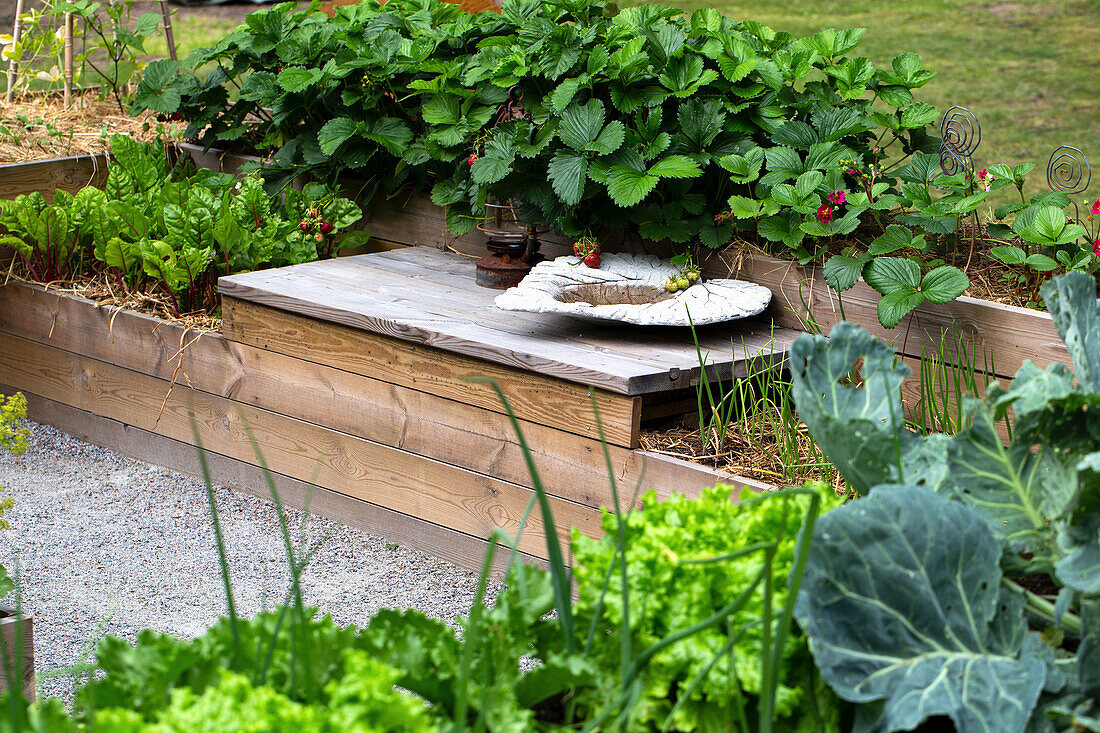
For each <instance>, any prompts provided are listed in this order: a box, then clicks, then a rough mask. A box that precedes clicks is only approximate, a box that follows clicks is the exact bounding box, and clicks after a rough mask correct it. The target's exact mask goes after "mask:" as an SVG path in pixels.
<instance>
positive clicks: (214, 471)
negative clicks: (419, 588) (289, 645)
mask: <svg viewBox="0 0 1100 733" xmlns="http://www.w3.org/2000/svg"><path fill="white" fill-rule="evenodd" d="M11 391H12V388H11V387H10V386H9V385H0V393H3V394H8V393H10V392H11ZM27 413H28V415H29V416H30V418H31V419H32V420H35V421H37V422H40V423H45V424H47V425H52V426H54V427H56V428H58V429H59V430H63V431H65V432H66V433H68V434H70V435H73V436H76V437H77V438H80V439H81V440H86V441H88V442H90V443H95V444H97V445H102V446H104V447H106V448H110V449H111V450H115V451H118V452H119V453H122V454H123V455H126V456H129V457H131V458H135V459H137V460H140V461H145V462H146V463H152V464H154V465H157V466H162V467H164V468H170V469H172V470H174V471H179V472H180V473H185V474H188V475H191V476H194V477H196V478H200V479H201V477H202V469H201V467H200V465H199V459H198V451H197V450H196V449H195V448H194V447H193V446H192V445H190V443H183V442H180V441H177V440H173V439H171V438H166V437H164V436H163V435H157V434H156V433H150V432H148V431H146V430H141V429H140V428H135V427H134V426H132V425H126V424H125V423H121V422H118V421H117V420H112V419H110V418H106V417H103V416H101V415H97V414H95V413H93V412H88V411H85V410H80V409H77V408H75V407H69V406H68V405H63V404H61V403H60V402H55V401H53V400H48V399H45V398H43V397H39V396H38V395H34V394H29V395H27ZM206 460H207V466H208V467H209V469H210V475H211V480H212V482H213V483H214V484H215V485H218V486H227V487H230V488H233V489H236V490H239V491H244V492H247V493H249V494H252V495H254V496H258V497H259V498H261V499H264V500H265V501H271V494H270V490H269V489H268V487H267V483H266V479H265V477H264V474H263V471H262V470H261V469H260V468H258V467H256V466H254V465H252V464H251V463H246V462H244V461H238V460H236V459H234V458H229V457H227V456H223V455H220V454H218V453H213V452H210V451H209V450H208V451H207V453H206ZM269 475H270V476H271V478H272V480H273V481H274V483H275V488H276V491H277V492H278V495H279V500H280V501H281V502H283V503H284V504H285V505H287V506H292V507H294V508H296V509H302V510H304V511H308V512H311V513H313V514H316V515H319V516H322V517H325V518H327V519H330V520H332V521H335V522H339V523H341V524H345V525H347V526H350V527H354V528H356V529H359V530H362V531H364V532H369V533H370V534H373V535H375V536H378V537H382V538H384V539H386V540H388V541H390V542H395V543H397V544H400V545H403V546H405V547H410V548H412V549H415V550H419V551H420V552H425V553H427V554H429V555H432V556H434V557H438V558H441V559H443V560H446V561H447V562H451V563H454V564H455V565H458V566H459V567H462V568H466V569H467V570H474V571H477V570H480V568H481V564H482V560H483V559H484V557H485V551H486V549H487V548H488V543H487V542H486V541H485V540H483V539H481V538H478V537H474V536H472V535H468V534H463V533H462V532H456V531H455V530H453V529H450V528H448V527H443V526H440V525H437V524H432V523H431V522H426V521H424V520H422V519H419V518H417V517H411V516H409V515H407V514H401V513H400V512H395V511H393V510H391V509H387V508H385V507H381V506H378V505H376V504H371V503H369V502H366V501H362V500H361V499H356V498H355V497H352V496H347V495H346V494H341V493H339V492H337V491H331V490H329V489H324V488H320V487H317V486H313V485H311V484H308V483H306V482H304V481H298V480H296V479H293V478H290V477H288V476H285V475H283V474H281V473H277V472H273V473H271V474H269ZM522 557H523V559H524V560H526V561H529V562H539V563H541V562H542V561H540V560H536V558H534V557H533V556H531V555H526V554H523V555H522ZM505 564H506V560H505V559H504V558H502V557H498V558H497V559H496V560H495V562H494V564H493V568H494V571H495V572H496V573H498V574H499V573H501V572H503V571H504V566H505Z"/></svg>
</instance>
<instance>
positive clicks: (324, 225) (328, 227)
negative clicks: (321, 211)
mask: <svg viewBox="0 0 1100 733" xmlns="http://www.w3.org/2000/svg"><path fill="white" fill-rule="evenodd" d="M331 231H332V222H331V221H324V222H321V234H328V233H329V232H331Z"/></svg>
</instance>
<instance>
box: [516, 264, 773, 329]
mask: <svg viewBox="0 0 1100 733" xmlns="http://www.w3.org/2000/svg"><path fill="white" fill-rule="evenodd" d="M579 259H580V258H578V257H570V256H566V257H558V258H557V259H556V260H547V261H545V262H540V263H539V264H537V265H535V267H534V268H533V269H532V270H531V272H530V273H529V274H528V275H527V277H525V278H523V281H522V282H520V284H519V285H518V286H516V287H514V288H508V290H506V291H504V292H503V293H501V294H500V295H498V296H497V298H496V304H497V307H498V308H501V309H502V310H510V311H527V312H530V313H560V314H563V315H569V316H577V317H579V318H591V319H595V320H600V321H619V322H620V323H633V324H636V325H639V326H688V325H691V324H694V325H696V326H702V325H705V324H708V323H721V322H723V321H732V320H736V319H738V318H748V317H749V316H755V315H757V314H758V313H761V312H762V311H763V310H764V309H765V308H767V307H768V303H769V302H771V299H772V294H771V291H770V290H768V289H767V288H765V287H763V286H761V285H757V284H755V283H750V282H745V281H743V280H707V281H706V282H697V283H695V284H694V285H692V286H691V287H689V288H687V289H686V290H681V291H679V292H676V293H669V292H668V291H666V290H665V281H666V280H668V279H669V277H671V276H672V275H674V274H676V273H677V272H678V269H677V268H676V267H675V266H673V265H672V264H670V263H669V262H668V261H667V260H662V259H659V258H657V257H654V256H652V255H630V254H605V255H602V257H601V259H602V262H601V264H600V267H598V268H591V267H588V266H586V265H584V264H579V265H577V264H575V263H576V262H578V261H579ZM689 313H690V314H691V318H690V320H689V318H688V314H689Z"/></svg>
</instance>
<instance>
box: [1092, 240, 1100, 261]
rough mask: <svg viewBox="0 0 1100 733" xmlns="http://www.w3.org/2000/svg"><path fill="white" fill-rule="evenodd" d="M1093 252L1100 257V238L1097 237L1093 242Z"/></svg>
mask: <svg viewBox="0 0 1100 733" xmlns="http://www.w3.org/2000/svg"><path fill="white" fill-rule="evenodd" d="M1092 253H1093V254H1094V255H1096V256H1097V257H1100V239H1097V240H1096V241H1095V242H1093V243H1092Z"/></svg>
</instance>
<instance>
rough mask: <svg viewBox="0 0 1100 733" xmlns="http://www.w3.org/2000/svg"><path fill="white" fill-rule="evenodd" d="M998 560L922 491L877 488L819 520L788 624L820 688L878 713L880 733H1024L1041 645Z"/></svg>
mask: <svg viewBox="0 0 1100 733" xmlns="http://www.w3.org/2000/svg"><path fill="white" fill-rule="evenodd" d="M1000 556H1001V548H1000V545H999V543H998V542H997V541H996V539H994V537H993V535H992V534H991V533H990V531H989V528H988V526H987V525H986V523H985V521H984V520H983V519H982V518H981V517H980V516H978V515H977V514H975V513H974V512H973V511H972V510H970V509H969V508H967V507H965V506H963V505H961V504H958V503H956V502H952V501H950V500H948V499H945V498H944V497H941V496H939V495H937V494H935V493H933V492H932V491H930V490H928V489H925V488H921V487H917V486H901V485H893V486H880V487H878V488H876V489H875V490H873V491H872V492H871V494H870V496H868V497H867V498H864V499H859V500H856V501H854V502H852V503H850V504H848V505H846V506H843V507H840V508H839V509H835V510H833V511H832V512H829V513H828V514H826V515H825V516H823V517H822V518H821V519H820V520H818V523H817V526H816V527H815V528H814V541H813V542H812V543H811V545H810V557H809V560H808V563H807V567H806V574H805V577H804V580H803V586H802V590H801V592H800V593H799V596H798V604H797V606H796V610H795V613H796V617H797V618H798V621H799V623H800V624H801V625H802V628H803V629H804V630H805V631H806V634H807V635H808V636H809V638H810V648H811V651H812V652H813V655H814V659H815V660H816V662H817V665H818V667H819V669H820V670H821V672H822V674H823V675H824V676H825V679H826V680H827V681H828V682H829V684H830V685H831V686H832V687H833V689H834V690H835V691H836V692H837V694H839V695H840V696H841V697H843V698H845V699H846V700H850V701H852V702H860V703H875V702H877V703H879V704H880V705H881V706H882V707H881V709H880V711H879V713H880V718H879V726H880V727H879V729H880V730H883V731H895V730H911V729H913V728H915V727H917V726H918V725H919V724H920V723H921V722H922V721H924V720H927V719H928V718H930V717H932V716H936V715H946V716H948V717H950V718H951V720H952V721H953V722H954V723H955V726H956V728H957V730H958V731H960V733H972V732H973V733H977V732H979V731H981V732H982V733H985V732H987V731H989V730H998V731H1023V730H1024V728H1025V726H1026V725H1027V722H1028V719H1029V717H1030V715H1031V712H1032V710H1033V709H1034V707H1035V704H1036V702H1037V701H1038V698H1039V694H1040V693H1041V692H1042V690H1043V686H1044V682H1045V680H1046V663H1045V661H1044V654H1043V650H1044V646H1045V645H1044V643H1043V642H1042V641H1041V640H1040V639H1039V637H1038V635H1036V634H1029V633H1027V623H1026V619H1025V617H1024V614H1023V602H1022V599H1019V598H1018V597H1017V596H1013V595H1010V594H1008V592H1007V591H1002V590H1001V589H1000V583H1001V570H1000V567H999V566H998V561H999V559H1000ZM1048 651H1049V648H1048Z"/></svg>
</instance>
